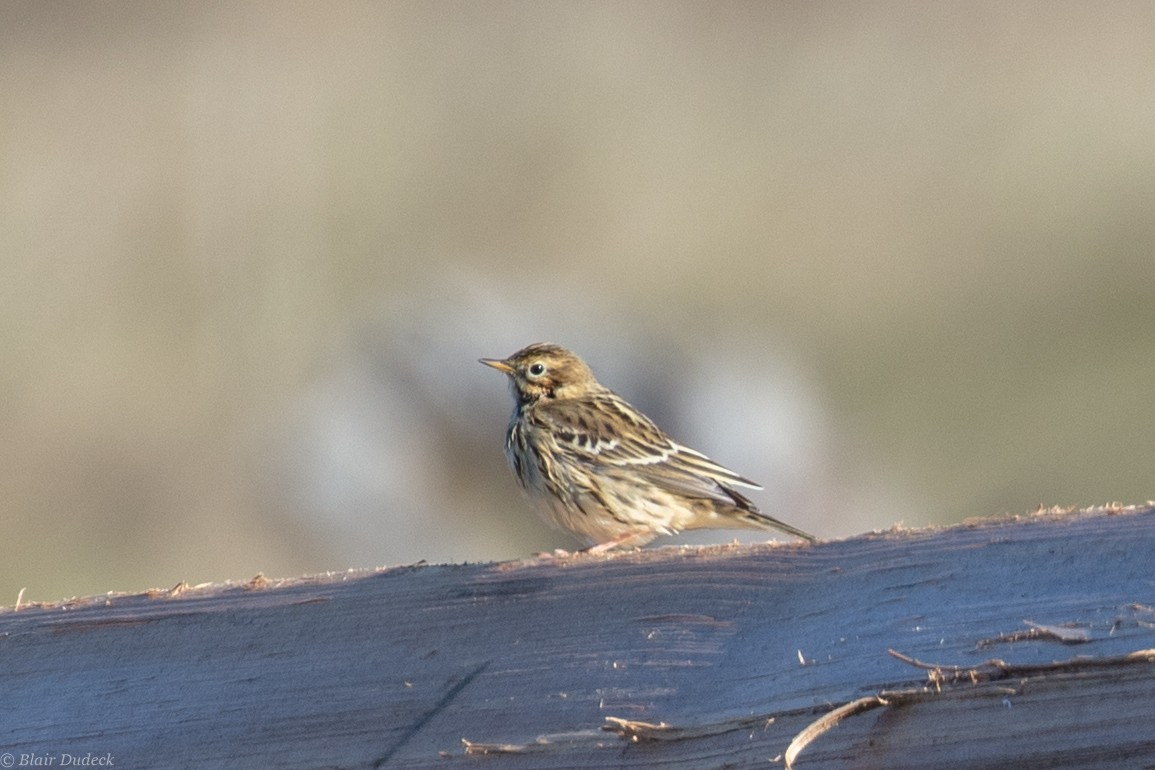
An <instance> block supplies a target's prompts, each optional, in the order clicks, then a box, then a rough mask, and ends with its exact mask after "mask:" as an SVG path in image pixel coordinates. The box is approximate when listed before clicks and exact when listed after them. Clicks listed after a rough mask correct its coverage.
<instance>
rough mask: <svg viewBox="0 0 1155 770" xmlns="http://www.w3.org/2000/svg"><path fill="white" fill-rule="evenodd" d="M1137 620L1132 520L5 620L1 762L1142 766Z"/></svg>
mask: <svg viewBox="0 0 1155 770" xmlns="http://www.w3.org/2000/svg"><path fill="white" fill-rule="evenodd" d="M1153 607H1155V509H1153V508H1152V507H1151V506H1146V507H1140V508H1126V509H1123V508H1115V509H1111V510H1106V509H1096V510H1093V511H1084V512H1079V513H1064V512H1056V511H1048V512H1039V513H1037V514H1035V515H1031V516H1025V517H1018V518H1010V519H1001V520H988V521H982V522H977V523H973V524H968V525H961V526H958V527H953V528H949V529H939V530H922V531H903V530H896V531H891V532H885V533H878V534H871V535H865V536H861V537H856V538H852V539H849V540H843V541H835V542H825V543H820V544H818V545H814V546H808V545H801V544H799V545H795V544H782V545H773V544H767V545H755V546H749V545H746V546H737V545H731V546H711V547H694V548H659V549H650V550H644V551H640V552H632V553H622V554H612V555H608V556H586V555H577V556H573V557H559V558H554V559H536V560H527V561H524V562H511V563H502V564H477V565H462V566H416V567H408V568H399V569H389V570H382V571H376V572H350V573H342V574H337V575H327V576H321V577H313V578H308V579H302V580H293V581H266V580H263V579H257V580H254V581H253V582H252V583H250V584H246V585H230V586H219V585H216V586H209V587H201V588H186V587H183V586H182V587H179V588H178V589H174V590H172V591H167V592H151V593H149V594H142V595H131V596H128V595H115V596H107V597H104V596H101V597H94V598H88V599H83V600H75V601H71V602H67V603H62V604H57V605H33V606H25V607H20V608H19V609H13V608H8V609H6V610H3V611H0V767H13V766H15V767H21V766H36V765H39V766H55V767H61V766H69V765H72V766H81V765H82V764H83V760H84V759H85V758H86V757H87V758H88V762H90V763H96V762H103V763H104V764H105V766H108V765H109V764H111V766H113V767H117V768H137V767H141V768H144V767H221V768H225V767H227V768H243V767H268V768H278V767H283V768H290V767H291V768H315V767H334V768H337V767H340V768H376V767H396V768H442V767H447V768H454V767H456V768H471V767H479V768H491V767H502V768H505V767H511V768H531V767H532V768H578V767H582V768H589V767H631V768H632V767H653V766H664V767H684V768H723V767H726V768H739V767H774V766H784V765H786V764H787V763H789V762H791V761H792V764H793V766H794V767H797V768H807V769H808V768H859V767H871V768H923V767H934V768H985V767H1016V768H1042V767H1047V768H1098V767H1102V768H1108V767H1110V768H1130V767H1135V768H1142V767H1155V609H1153ZM891 651H893V652H891ZM48 760H51V762H49V761H48Z"/></svg>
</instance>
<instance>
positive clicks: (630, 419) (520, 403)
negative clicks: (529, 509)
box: [481, 342, 815, 552]
mask: <svg viewBox="0 0 1155 770" xmlns="http://www.w3.org/2000/svg"><path fill="white" fill-rule="evenodd" d="M481 363H483V364H485V365H486V366H492V367H493V368H494V369H497V370H498V371H501V372H504V373H505V374H507V375H509V378H510V382H511V386H512V387H511V389H512V391H513V401H514V407H513V415H512V416H511V417H510V420H509V429H508V431H507V433H506V438H505V456H506V459H508V460H509V466H510V468H512V469H513V475H514V476H516V477H517V480H518V483H519V484H520V485H521V487H522V489H523V490H525V492H526V495H527V496H528V497H529V499H530V501H531V502H532V503H533V504H534V506H535V507H536V508H537V510H538V512H539V513H541V515H542V516H543V517H544V518H545V519H546V521H548V522H549V523H550V524H552V525H554V526H555V527H557V528H559V529H563V530H565V531H566V532H569V533H570V534H572V535H574V536H575V537H578V538H580V539H581V540H583V541H585V543H586V544H587V545H590V546H592V547H591V548H590V550H591V551H594V552H599V551H606V550H609V549H611V548H617V547H633V546H641V545H645V544H646V543H648V542H650V541H651V540H653V539H654V538H656V537H658V536H659V535H672V534H674V533H676V532H681V531H682V530H684V529H711V528H734V529H777V530H781V531H783V532H787V533H789V534H791V535H795V536H797V537H801V538H804V539H806V540H809V541H811V542H813V541H814V540H815V538H814V536H813V535H809V534H807V533H805V532H803V531H802V530H800V529H797V528H796V527H792V526H790V525H789V524H786V523H785V522H781V521H779V520H778V519H775V518H773V517H771V516H767V515H766V514H765V513H762V512H761V511H760V510H758V508H757V506H755V505H754V503H752V502H751V501H750V500H748V499H747V498H746V497H745V496H744V495H742V494H741V493H739V492H737V491H736V490H735V489H734V487H735V486H741V487H750V488H753V489H761V487H760V486H759V485H758V484H756V483H755V482H753V481H750V480H749V479H747V478H745V477H743V476H740V475H738V474H737V473H735V472H734V471H732V470H729V469H728V468H725V467H723V466H721V465H719V464H717V463H716V462H714V461H713V460H711V459H710V458H708V457H706V456H705V455H704V454H702V453H701V452H696V451H694V450H693V449H690V448H689V447H686V446H682V445H681V444H679V443H677V442H676V441H674V440H673V439H671V438H670V437H669V436H667V435H666V434H665V433H663V432H662V430H661V429H660V428H659V427H658V426H657V425H655V424H654V423H653V421H652V420H650V418H648V417H646V416H645V415H644V414H642V413H641V412H639V411H638V410H637V409H635V408H633V407H632V406H630V405H629V404H628V403H626V401H625V399H623V398H622V397H621V396H619V395H617V394H616V393H614V392H613V391H611V390H610V389H609V388H607V387H605V386H604V385H602V384H601V383H599V382H598V381H597V379H596V378H595V377H594V374H593V372H592V371H590V368H589V367H588V366H587V365H586V363H585V362H584V361H582V360H581V359H580V358H578V357H577V356H576V355H574V354H573V353H571V352H570V351H568V350H566V349H565V348H562V347H558V346H557V345H551V344H549V343H545V342H538V343H534V344H533V345H529V346H528V347H525V348H522V349H521V350H519V351H517V352H516V353H514V354H513V355H512V356H510V357H509V358H506V359H493V358H483V359H481Z"/></svg>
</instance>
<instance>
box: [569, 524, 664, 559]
mask: <svg viewBox="0 0 1155 770" xmlns="http://www.w3.org/2000/svg"><path fill="white" fill-rule="evenodd" d="M653 539H654V532H653V531H652V530H648V529H631V530H627V531H626V532H624V533H622V534H620V535H618V536H617V537H615V538H613V539H611V540H607V541H605V542H604V543H598V544H597V545H591V546H590V547H589V548H586V549H584V550H583V551H582V553H588V554H599V553H605V552H606V551H612V550H613V549H615V548H641V547H642V546H643V545H645V544H646V543H648V542H650V541H651V540H653Z"/></svg>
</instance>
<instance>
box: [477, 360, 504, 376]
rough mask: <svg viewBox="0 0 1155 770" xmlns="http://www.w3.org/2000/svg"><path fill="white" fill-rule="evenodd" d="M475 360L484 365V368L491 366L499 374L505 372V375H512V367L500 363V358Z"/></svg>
mask: <svg viewBox="0 0 1155 770" xmlns="http://www.w3.org/2000/svg"><path fill="white" fill-rule="evenodd" d="M477 360H478V361H480V362H481V363H483V364H485V365H486V366H492V367H493V368H494V369H496V370H497V371H499V372H505V373H506V374H513V367H512V366H510V365H509V363H508V362H506V361H502V360H501V359H500V358H479V359H477Z"/></svg>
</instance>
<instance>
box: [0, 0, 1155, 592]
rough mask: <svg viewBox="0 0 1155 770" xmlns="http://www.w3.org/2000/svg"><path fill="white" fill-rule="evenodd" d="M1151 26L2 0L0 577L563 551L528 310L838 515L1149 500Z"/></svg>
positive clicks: (540, 328) (792, 491)
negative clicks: (495, 359)
mask: <svg viewBox="0 0 1155 770" xmlns="http://www.w3.org/2000/svg"><path fill="white" fill-rule="evenodd" d="M1152 39H1155V6H1151V5H1149V4H1146V3H1111V4H1110V5H1109V12H1108V9H1107V8H1105V7H1103V6H1098V5H1091V4H1080V3H1057V4H1056V3H1042V2H1038V3H1029V2H1028V3H1017V4H1010V5H1008V4H1003V3H966V4H955V5H950V4H945V5H933V4H930V5H928V4H922V3H888V2H883V3H870V4H852V3H851V4H848V3H823V2H819V3H814V2H801V1H800V2H792V3H791V2H785V3H764V4H759V3H744V2H743V3H734V2H722V3H688V2H687V3H681V2H677V3H674V2H671V3H663V4H651V3H635V4H610V3H555V2H546V3H528V2H504V3H502V2H499V3H475V4H462V3H442V2H385V3H363V2H335V3H326V4H293V3H279V2H278V3H273V2H263V3H262V2H254V3H247V4H242V5H238V6H228V5H225V6H221V5H204V4H195V3H184V4H174V3H154V2H139V1H138V2H124V3H117V4H90V3H81V2H64V3H40V2H23V3H20V2H16V3H8V4H5V5H4V6H3V7H2V8H0V98H2V100H3V104H4V105H5V109H4V110H3V113H2V114H0V260H2V266H3V280H2V281H0V356H2V360H3V367H2V368H0V396H2V401H0V459H2V462H0V532H2V533H3V537H4V540H5V541H6V543H7V548H6V549H5V552H6V554H7V557H6V558H5V559H3V561H2V562H0V604H10V603H12V602H14V601H15V599H16V595H17V592H18V591H19V590H20V589H21V588H25V587H26V588H27V594H26V597H25V598H26V600H28V599H33V600H35V599H55V598H59V597H62V596H69V595H75V594H84V593H94V592H102V591H106V590H140V589H144V588H146V587H149V586H167V585H171V584H175V583H177V582H178V581H180V580H188V581H190V582H192V583H196V582H200V581H218V580H224V579H229V578H232V579H246V578H248V577H251V576H252V575H253V574H255V573H256V572H258V571H264V572H266V573H268V574H271V575H291V574H296V573H301V572H317V571H324V570H342V569H345V568H347V567H354V566H370V565H374V564H396V563H402V562H413V561H417V560H419V559H428V560H430V561H440V560H457V561H460V560H466V559H468V560H479V559H498V558H510V557H514V556H519V555H524V554H526V553H528V552H530V551H532V550H535V549H545V548H550V547H553V546H562V547H569V546H571V545H572V543H571V542H570V541H568V540H566V539H565V537H564V536H562V535H560V534H556V533H551V532H549V531H548V530H546V529H545V528H544V525H541V524H539V523H538V522H537V521H536V519H534V518H533V517H532V515H531V514H530V513H529V512H528V510H527V509H526V508H525V506H524V505H523V504H522V503H521V501H520V500H518V498H517V495H516V491H515V488H514V486H513V482H512V480H511V479H510V477H509V474H508V472H507V470H506V469H505V467H504V459H503V457H502V454H501V441H502V431H503V429H504V425H505V419H506V416H507V413H508V411H509V398H508V395H507V393H506V388H505V383H504V382H502V379H501V378H500V377H499V376H498V375H496V374H495V373H494V372H492V371H489V370H485V369H484V368H483V367H481V366H479V365H477V364H476V363H475V359H476V358H478V357H479V356H497V355H505V354H508V353H510V352H512V351H513V350H515V349H516V348H518V347H520V346H522V345H524V344H526V343H528V342H531V341H534V340H538V339H552V340H554V341H556V342H559V343H563V344H566V345H568V346H570V347H573V348H574V349H575V350H577V351H578V352H579V353H581V354H582V355H583V356H585V357H586V358H587V359H588V360H590V361H591V363H592V364H593V365H594V367H595V370H596V371H597V372H598V373H599V375H600V376H601V378H602V380H603V381H605V382H606V383H607V384H609V385H610V386H611V387H614V388H615V389H616V390H618V391H619V392H621V393H622V394H623V395H625V396H626V397H627V398H629V399H630V400H632V401H634V402H635V403H636V404H638V405H639V406H641V407H642V408H643V409H645V410H646V411H648V412H650V413H651V414H652V415H653V416H655V418H657V419H658V420H659V422H661V423H662V424H663V425H665V426H666V427H667V428H668V429H669V430H670V431H671V432H673V433H674V434H675V435H677V436H678V437H679V438H682V439H683V440H685V441H686V442H687V443H691V444H693V445H695V446H697V447H699V448H701V449H703V450H705V451H707V452H709V453H710V454H712V455H713V456H715V457H716V458H717V459H719V460H721V461H723V462H726V463H727V464H729V465H732V466H734V467H735V468H737V469H738V470H740V471H742V472H743V473H746V474H748V475H750V476H753V477H755V478H759V479H760V480H762V481H764V482H765V483H766V484H767V490H766V491H765V492H764V493H762V494H760V495H759V496H758V499H759V502H760V503H761V504H762V505H763V507H765V508H766V509H767V510H770V511H772V512H773V513H775V515H780V516H782V517H783V518H787V519H788V520H790V521H792V522H793V523H796V524H798V525H799V526H802V527H804V528H807V529H810V530H812V531H815V532H817V533H818V534H821V535H824V536H843V535H849V534H852V533H855V532H859V531H862V530H864V529H870V528H879V527H888V526H890V525H891V524H892V523H894V522H896V521H903V522H905V523H906V524H909V525H921V524H926V523H931V522H949V521H955V520H958V519H961V518H963V517H967V516H977V515H989V514H996V513H1001V512H1011V513H1019V512H1022V511H1025V510H1028V509H1031V508H1033V507H1035V506H1036V505H1038V504H1047V505H1050V504H1070V505H1085V504H1094V503H1101V502H1105V501H1108V500H1119V501H1123V502H1141V501H1144V500H1146V499H1148V498H1150V497H1155V493H1153V487H1155V484H1153V483H1152V475H1151V469H1152V466H1153V460H1155V457H1153V455H1155V450H1152V448H1151V447H1150V442H1149V441H1148V438H1149V437H1150V436H1151V435H1152V433H1153V429H1155V400H1153V399H1152V397H1151V382H1152V381H1153V375H1155V302H1152V301H1151V299H1152V290H1153V287H1155V257H1153V253H1155V249H1153V246H1155V224H1153V220H1152V217H1151V215H1150V211H1151V205H1152V201H1153V200H1155V143H1153V142H1152V141H1151V137H1152V136H1155V78H1152V75H1151V73H1152V72H1155V48H1153V47H1152V46H1151V43H1150V41H1151V40H1152ZM731 536H732V535H731V534H730V533H720V534H716V535H715V537H717V538H724V539H728V538H730V537H731Z"/></svg>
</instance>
